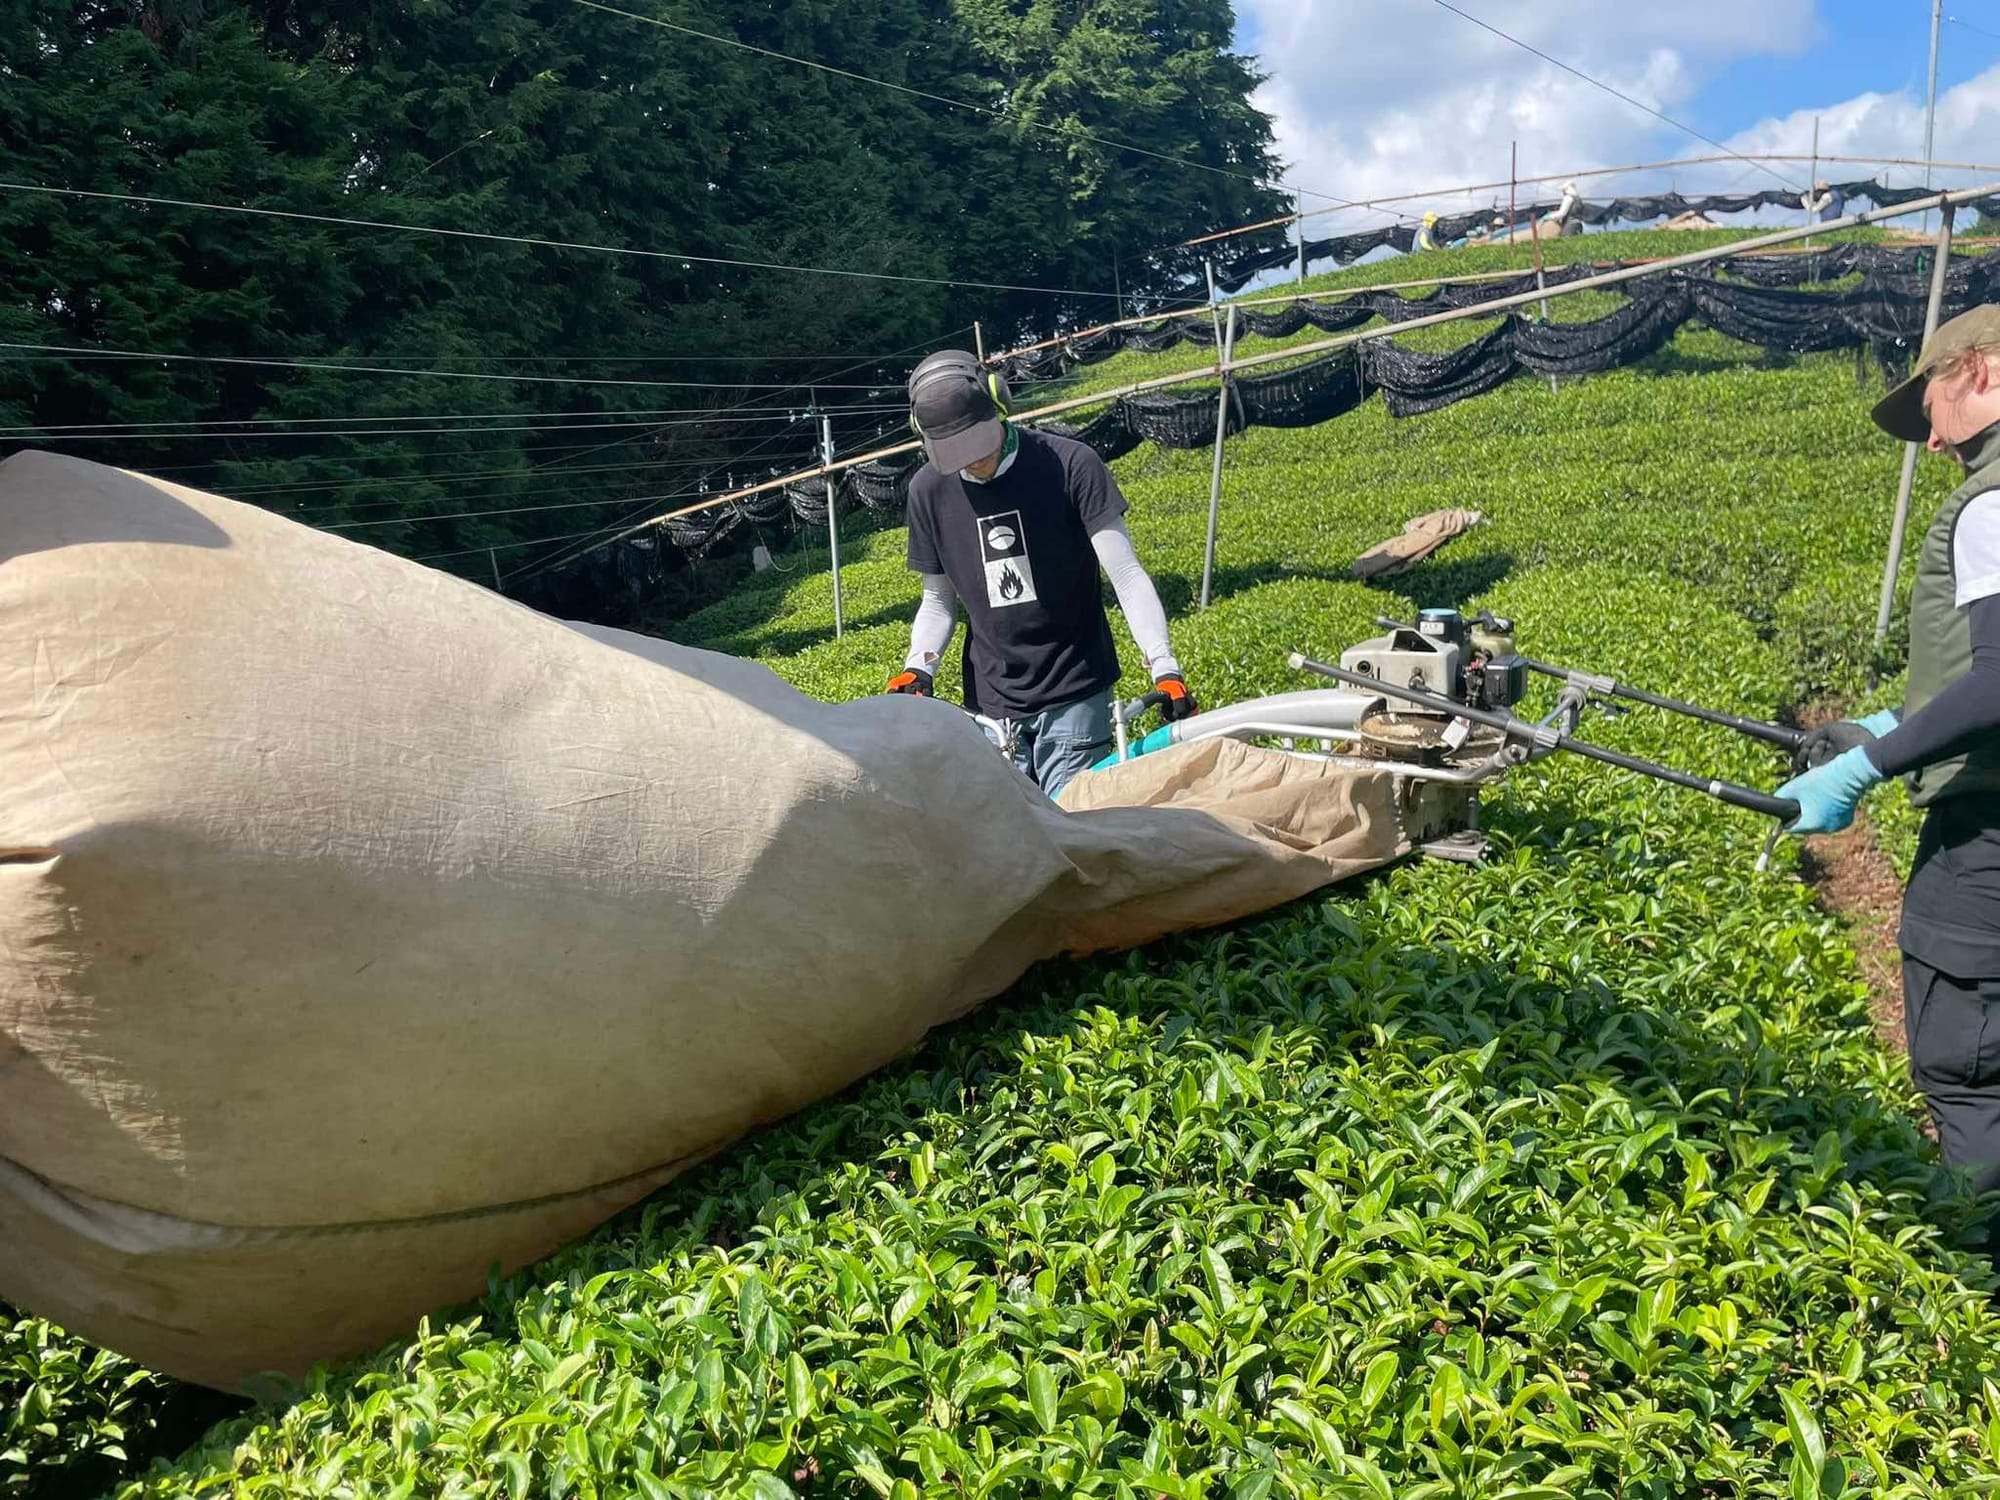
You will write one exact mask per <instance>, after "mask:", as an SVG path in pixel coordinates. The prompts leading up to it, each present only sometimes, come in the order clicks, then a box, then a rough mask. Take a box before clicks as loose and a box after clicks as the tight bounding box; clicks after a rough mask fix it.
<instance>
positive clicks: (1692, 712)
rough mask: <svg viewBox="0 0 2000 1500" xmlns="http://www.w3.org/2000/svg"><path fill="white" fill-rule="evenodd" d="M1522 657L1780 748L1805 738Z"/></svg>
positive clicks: (1537, 667) (1564, 676) (1542, 668)
mask: <svg viewBox="0 0 2000 1500" xmlns="http://www.w3.org/2000/svg"><path fill="white" fill-rule="evenodd" d="M1521 659H1522V660H1523V661H1525V662H1526V663H1527V664H1528V670H1529V671H1531V672H1539V673H1541V674H1542V675H1543V676H1544V677H1553V678H1555V679H1557V680H1558V681H1560V682H1569V683H1574V684H1576V685H1577V686H1578V687H1581V688H1582V689H1583V690H1584V691H1585V692H1587V693H1597V694H1602V695H1606V696H1609V697H1613V698H1624V699H1627V700H1629V701H1631V702H1633V703H1644V704H1648V705H1650V706H1651V707H1653V708H1664V709H1666V710H1667V711H1668V712H1669V713H1676V714H1685V715H1686V716H1687V717H1688V718H1690V719H1700V720H1701V721H1702V722H1703V723H1705V724H1720V725H1722V726H1723V728H1725V729H1733V730H1735V731H1736V732H1737V733H1738V734H1747V735H1749V736H1750V738H1752V739H1754V740H1762V741H1764V742H1765V743H1766V744H1768V745H1776V746H1778V747H1779V748H1780V749H1781V750H1797V749H1798V748H1799V746H1800V744H1801V743H1802V742H1803V741H1804V740H1805V732H1804V731H1803V730H1798V729H1792V728H1789V727H1787V726H1786V725H1783V724H1767V723H1765V722H1764V720H1762V719H1746V718H1744V717H1743V716H1742V715H1741V714H1726V713H1721V712H1718V711H1717V710H1715V709H1712V708H1703V707H1702V706H1701V705H1700V704H1698V703H1688V702H1685V701H1684V700H1682V699H1679V698H1669V697H1667V696H1666V695H1665V694H1663V693H1649V692H1647V691H1645V690H1644V689H1643V688H1635V687H1630V686H1628V685H1626V684H1625V683H1622V682H1620V681H1618V680H1617V679H1616V678H1615V677H1606V676H1602V675H1600V674H1598V673H1595V672H1577V671H1572V670H1571V669H1570V668H1568V667H1558V666H1554V665H1552V664H1551V663H1549V662H1545V661H1536V660H1535V659H1534V658H1533V657H1532V656H1524V657H1522V658H1521Z"/></svg>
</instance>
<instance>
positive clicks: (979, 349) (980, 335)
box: [972, 318, 986, 365]
mask: <svg viewBox="0 0 2000 1500" xmlns="http://www.w3.org/2000/svg"><path fill="white" fill-rule="evenodd" d="M972 352H973V353H974V354H975V355H977V356H978V358H979V362H980V363H981V364H982V365H983V364H985V363H986V332H985V330H984V329H982V328H981V327H980V326H979V320H978V319H977V318H975V319H973V321H972Z"/></svg>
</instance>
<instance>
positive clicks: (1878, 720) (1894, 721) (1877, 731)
mask: <svg viewBox="0 0 2000 1500" xmlns="http://www.w3.org/2000/svg"><path fill="white" fill-rule="evenodd" d="M1854 722H1855V723H1857V724H1859V725H1860V726H1861V727H1862V728H1863V729H1865V730H1867V731H1868V732H1869V733H1870V734H1872V735H1874V736H1875V738H1876V739H1878V740H1879V739H1881V738H1882V736H1883V735H1885V734H1887V733H1888V732H1889V731H1890V730H1892V729H1894V728H1895V727H1896V726H1897V725H1898V724H1900V723H1902V720H1901V719H1899V718H1897V717H1896V710H1895V709H1893V708H1878V709H1876V710H1875V712H1874V713H1872V714H1870V715H1869V716H1868V717H1867V718H1865V719H1856V720H1855V721H1854Z"/></svg>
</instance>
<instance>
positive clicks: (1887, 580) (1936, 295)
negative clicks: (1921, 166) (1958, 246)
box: [1875, 152, 1953, 649]
mask: <svg viewBox="0 0 2000 1500" xmlns="http://www.w3.org/2000/svg"><path fill="white" fill-rule="evenodd" d="M1925 159H1926V160H1929V153H1928V152H1926V153H1925ZM1952 211H1953V210H1952V205H1951V204H1949V203H1947V204H1944V205H1943V206H1942V211H1941V212H1940V213H1939V214H1938V235H1937V252H1936V262H1935V264H1933V265H1932V266H1931V300H1930V304H1929V305H1928V306H1927V307H1925V309H1924V342H1925V343H1929V342H1930V337H1931V335H1932V334H1934V333H1936V332H1937V326H1938V309H1939V307H1940V306H1941V305H1942V304H1943V302H1944V273H1945V267H1946V266H1947V265H1948V264H1949V263H1950V261H1951V220H1952ZM1917 447H1918V445H1917V444H1915V443H1905V444H1904V445H1903V477H1902V478H1901V479H1900V480H1898V481H1897V484H1896V516H1895V519H1894V520H1893V521H1891V522H1890V523H1889V560H1888V562H1887V563H1885V564H1884V565H1883V568H1882V598H1881V601H1880V602H1879V603H1878V604H1877V605H1876V606H1875V645H1876V647H1877V648H1878V649H1879V648H1880V647H1881V645H1882V640H1883V637H1885V636H1886V635H1888V633H1889V610H1890V606H1892V605H1893V604H1894V603H1895V602H1896V575H1897V574H1898V573H1899V572H1901V571H1902V567H1903V532H1904V530H1905V529H1906V528H1907V527H1908V525H1909V521H1910V486H1911V484H1912V483H1913V482H1914V481H1915V479H1916V473H1917Z"/></svg>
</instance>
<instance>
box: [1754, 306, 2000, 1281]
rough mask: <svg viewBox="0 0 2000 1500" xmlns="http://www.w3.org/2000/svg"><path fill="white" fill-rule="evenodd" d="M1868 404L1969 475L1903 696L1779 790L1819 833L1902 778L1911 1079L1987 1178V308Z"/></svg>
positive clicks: (1993, 932) (1997, 781) (1993, 536)
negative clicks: (1919, 817)
mask: <svg viewBox="0 0 2000 1500" xmlns="http://www.w3.org/2000/svg"><path fill="white" fill-rule="evenodd" d="M1874 417H1875V422H1876V424H1877V425H1878V426H1880V427H1881V428H1882V429H1883V430H1884V431H1886V432H1887V433H1888V434H1889V435H1890V436H1891V437H1898V438H1903V439H1906V440H1907V441H1910V442H1921V443H1924V444H1926V445H1927V446H1928V447H1929V449H1930V451H1931V452H1933V453H1949V454H1950V455H1951V456H1952V457H1953V458H1954V459H1955V460H1957V462H1958V466H1959V467H1960V468H1961V469H1962V470H1964V472H1965V475H1966V480H1965V483H1963V484H1962V485H1960V486H1959V487H1958V489H1957V490H1955V491H1954V492H1953V493H1952V495H1951V497H1950V498H1949V499H1947V500H1946V501H1945V502H1944V504H1943V505H1942V506H1941V507H1940V508H1939V510H1938V513H1937V519H1936V520H1934V521H1933V522H1932V523H1931V528H1930V531H1929V532H1928V534H1926V536H1925V537H1924V541H1923V547H1922V550H1921V551H1920V552H1919V553H1918V555H1917V580H1916V586H1915V588H1914V590H1913V591H1912V593H1911V596H1910V671H1909V682H1908V686H1907V687H1906V688H1905V689H1904V700H1903V708H1902V711H1901V712H1900V713H1897V712H1895V711H1893V710H1887V709H1885V710H1883V711H1882V712H1880V713H1876V714H1871V715H1869V716H1868V717H1867V718H1865V719H1862V720H1860V721H1858V722H1855V721H1851V720H1842V721H1840V722H1837V723H1833V724H1827V725H1824V726H1822V727H1821V728H1819V729H1816V730H1814V731H1813V732H1812V733H1811V734H1810V735H1808V736H1807V737H1806V741H1805V745H1804V746H1803V754H1804V756H1805V758H1806V760H1807V763H1808V764H1812V763H1814V762H1817V764H1815V765H1814V766H1813V769H1811V770H1809V771H1807V772H1806V773H1805V774H1804V775H1802V776H1798V777H1796V778H1794V779H1793V780H1791V781H1789V782H1787V783H1786V784H1785V785H1784V786H1783V787H1780V788H1779V793H1778V794H1779V795H1780V796H1783V797H1792V798H1795V799H1797V801H1798V804H1799V808H1800V813H1799V817H1798V820H1797V821H1796V822H1795V823H1794V824H1793V825H1792V829H1791V831H1792V832H1794V833H1833V832H1837V831H1838V830H1840V829H1842V828H1845V827H1846V826H1847V825H1848V823H1849V822H1850V821H1852V819H1853V817H1854V808H1855V805H1856V804H1857V803H1858V802H1860V800H1861V798H1862V796H1863V795H1864V794H1865V793H1866V792H1867V791H1868V789H1869V788H1870V787H1872V786H1874V785H1875V784H1876V783H1877V782H1879V781H1881V780H1883V779H1884V778H1885V777H1890V776H1907V777H1909V781H1910V800H1911V801H1912V802H1914V803H1915V804H1916V805H1917V806H1919V807H1921V808H1924V809H1925V810H1926V811H1925V815H1924V825H1923V832H1922V834H1921V835H1920V836H1919V838H1918V841H1917V855H1916V862H1915V866H1914V868H1913V869H1912V871H1911V873H1910V883H1909V886H1908V888H1907V889H1906V890H1905V891H1904V893H1903V921H1902V930H1901V931H1900V933H1899V934H1898V935H1897V941H1898V944H1899V946H1900V947H1901V948H1902V950H1903V1028H1904V1034H1905V1037H1906V1039H1907V1041H1908V1044H1909V1053H1910V1077H1911V1079H1912V1080H1913V1081H1914V1082H1915V1084H1916V1086H1917V1088H1918V1089H1919V1090H1921V1091H1922V1093H1923V1095H1924V1099H1925V1102H1926V1103H1927V1104H1928V1106H1929V1108H1930V1114H1931V1119H1932V1121H1933V1122H1934V1123H1935V1124H1936V1126H1937V1133H1938V1143H1939V1145H1940V1146H1941V1147H1942V1148H1943V1152H1944V1159H1945V1161H1946V1163H1947V1164H1948V1165H1950V1166H1953V1167H1958V1168H1963V1169H1965V1170H1966V1171H1968V1172H1969V1173H1970V1174H1971V1176H1972V1186H1973V1187H1974V1188H1975V1189H1976V1190H1978V1191H1980V1192H1987V1191H1991V1190H1992V1189H1994V1188H2000V1026H1996V1025H1995V1024H1994V1022H1995V1021H1996V1020H2000V306H1992V305H1988V306H1985V307H1976V308H1974V309H1973V310H1972V311H1971V312H1968V313H1965V314H1963V315H1962V316H1960V317H1956V318H1953V319H1952V320H1951V321H1950V322H1949V323H1947V324H1945V325H1944V326H1943V327H1942V328H1940V329H1938V331H1937V332H1936V333H1934V334H1933V335H1931V337H1930V339H1929V340H1928V341H1926V342H1925V344H1924V347H1923V351H1922V353H1920V354H1919V355H1918V357H1917V363H1916V367H1915V369H1914V371H1913V372H1912V373H1911V375H1910V378H1909V379H1908V380H1905V381H1904V382H1903V383H1902V384H1901V385H1899V386H1897V387H1896V388H1895V389H1894V390H1893V391H1891V392H1890V393H1889V394H1888V395H1887V396H1886V397H1884V398H1883V399H1882V400H1881V401H1880V402H1879V403H1878V404H1877V405H1876V407H1875V411H1874ZM1989 1035H1991V1036H1992V1037H1993V1039H1994V1040H1993V1042H1992V1044H1990V1045H1989V1043H1988V1041H1987V1038H1988V1036H1989ZM1992 1243H1993V1244H1994V1245H1995V1246H2000V1230H1997V1231H1996V1233H1995V1236H1994V1239H1993V1241H1992Z"/></svg>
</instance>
